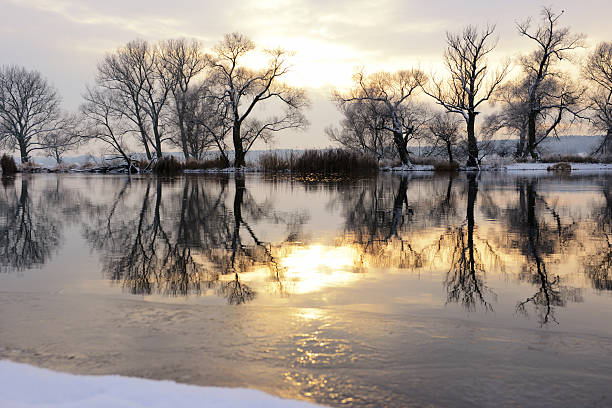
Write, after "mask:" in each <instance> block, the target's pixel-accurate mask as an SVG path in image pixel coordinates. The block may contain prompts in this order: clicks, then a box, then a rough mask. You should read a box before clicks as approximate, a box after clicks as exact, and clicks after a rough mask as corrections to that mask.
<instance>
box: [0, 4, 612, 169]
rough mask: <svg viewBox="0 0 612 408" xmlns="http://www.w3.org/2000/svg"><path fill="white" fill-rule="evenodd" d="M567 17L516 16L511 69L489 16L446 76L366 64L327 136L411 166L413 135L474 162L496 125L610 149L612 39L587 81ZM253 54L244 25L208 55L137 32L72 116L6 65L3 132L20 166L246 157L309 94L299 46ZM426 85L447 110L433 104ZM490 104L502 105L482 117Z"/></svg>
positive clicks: (452, 58) (0, 95) (592, 60)
mask: <svg viewBox="0 0 612 408" xmlns="http://www.w3.org/2000/svg"><path fill="white" fill-rule="evenodd" d="M562 15H563V12H561V13H557V12H555V11H554V10H552V9H550V8H544V9H543V10H542V16H541V20H540V22H539V24H538V25H537V26H534V25H533V24H532V21H531V19H527V20H525V21H523V22H519V23H517V24H516V27H517V31H518V33H519V34H520V35H521V36H522V37H524V38H525V39H526V40H528V41H529V43H530V44H531V45H532V46H533V50H532V51H531V52H530V53H528V54H524V55H522V56H520V57H519V58H518V59H517V61H516V62H517V63H516V65H517V67H516V69H515V71H517V72H516V75H513V76H512V78H511V79H508V77H509V73H510V62H504V63H501V64H499V66H498V68H497V69H495V68H492V64H491V62H490V61H489V57H490V55H491V53H492V52H493V51H494V50H495V47H496V45H497V40H496V38H495V26H493V25H487V26H486V27H485V28H483V29H479V28H478V27H476V26H467V27H466V28H465V29H463V30H462V31H461V32H460V33H447V35H446V43H447V47H446V50H445V52H444V63H445V66H446V70H447V71H448V72H447V75H445V76H437V75H426V74H425V73H424V72H423V71H422V70H420V69H410V70H400V71H398V72H394V73H389V72H378V73H374V74H370V75H366V74H365V73H364V72H363V71H361V72H358V73H357V74H355V75H354V78H353V80H354V86H353V87H352V89H351V90H350V91H348V92H345V93H341V92H335V93H334V99H335V101H336V102H337V104H338V106H339V108H340V110H341V113H342V115H343V119H342V123H341V126H340V128H333V127H332V128H328V129H327V134H328V136H329V137H330V139H332V140H333V141H335V142H338V143H340V144H341V145H342V146H344V147H347V148H350V149H354V150H359V151H361V152H363V153H365V154H368V155H372V156H374V157H376V158H377V159H379V160H380V159H382V158H385V157H398V158H399V159H400V160H401V162H402V164H403V165H406V166H410V165H411V161H410V158H409V150H408V147H409V145H410V144H411V143H413V142H414V141H415V140H417V139H426V140H427V142H428V143H427V144H428V146H431V147H432V148H433V149H432V150H436V149H437V150H445V151H446V153H447V155H448V157H449V160H450V161H452V160H453V158H454V157H457V154H459V155H461V156H464V157H466V158H467V165H468V166H475V165H478V163H479V162H480V160H481V159H482V157H483V156H484V155H485V154H487V149H483V148H484V147H485V146H486V144H487V143H489V142H488V140H490V139H491V138H492V137H493V136H494V135H495V134H497V133H499V132H505V134H513V135H515V136H517V137H518V143H517V148H516V152H515V155H516V156H517V157H532V158H534V159H537V158H538V146H539V145H540V144H541V143H542V142H543V141H544V140H545V139H547V138H548V137H550V136H556V135H558V133H559V132H560V130H561V129H562V128H564V125H568V124H572V123H574V122H575V121H577V120H588V121H589V122H590V123H591V125H592V126H593V128H594V129H596V130H597V131H598V132H604V133H605V134H606V137H605V139H604V141H603V143H602V145H601V146H600V147H599V149H598V151H599V152H600V153H604V154H609V153H610V152H611V151H612V68H611V66H612V43H610V42H604V43H601V44H599V45H598V46H597V47H595V49H594V50H593V51H592V52H591V53H590V54H589V56H588V58H587V60H586V62H585V63H584V64H582V66H581V71H582V78H583V79H584V81H581V82H580V83H578V82H577V81H576V80H573V79H572V76H571V75H570V74H569V73H568V72H567V70H566V69H565V68H564V66H563V63H562V62H563V61H566V60H567V61H571V58H572V55H573V54H574V52H575V51H576V50H577V49H578V48H582V47H584V39H585V37H584V35H581V34H575V33H572V32H571V31H570V29H569V28H568V27H564V26H562V25H561V22H560V19H561V17H562ZM256 52H258V50H257V49H256V46H255V44H254V42H253V41H252V40H250V39H249V38H248V37H246V36H244V35H242V34H240V33H231V34H227V35H225V36H224V37H223V39H222V40H221V41H220V42H219V43H218V44H217V45H216V46H215V47H214V48H213V49H212V50H211V51H210V52H208V53H206V52H205V51H204V50H203V49H202V46H201V44H200V43H199V42H197V41H195V40H185V39H174V40H166V41H160V42H158V43H149V42H147V41H143V40H136V41H131V42H129V43H127V44H126V45H124V46H122V47H119V48H117V49H116V50H114V51H112V52H110V53H108V54H107V55H106V56H105V57H104V58H103V59H102V60H101V61H100V63H99V64H98V67H97V74H96V77H95V81H94V83H93V84H92V85H90V86H88V87H87V89H86V92H85V94H84V102H83V104H82V105H81V107H80V109H79V113H78V114H68V113H65V112H63V111H62V110H61V107H60V104H61V103H60V102H61V100H60V97H59V95H58V93H57V91H56V90H55V89H54V88H53V87H52V86H51V85H50V84H49V83H48V82H47V81H46V80H45V79H44V78H43V77H42V76H41V75H40V74H39V73H38V72H36V71H28V70H26V69H24V68H20V67H14V66H5V67H2V68H1V69H0V143H1V144H2V147H4V148H7V149H18V150H19V151H20V155H21V160H22V162H24V163H25V162H27V161H28V160H29V158H30V156H31V154H32V153H33V152H35V151H37V150H44V151H46V152H47V154H49V155H51V156H53V157H55V158H56V159H57V161H58V163H59V162H60V161H61V156H62V155H63V154H64V153H65V152H66V151H68V150H70V149H75V148H76V147H78V146H79V145H80V144H82V143H84V142H88V141H92V140H96V141H97V143H98V144H101V145H103V146H105V147H106V148H107V153H108V154H109V155H110V156H111V157H114V158H120V159H122V160H123V161H125V163H126V164H127V165H128V166H130V165H131V163H132V161H133V159H134V157H135V156H134V152H137V151H141V152H142V151H144V154H145V156H146V158H147V159H148V160H152V159H156V158H160V157H162V155H163V154H164V150H166V151H167V150H168V149H176V148H178V149H180V150H181V151H182V153H183V155H184V157H185V158H186V159H188V158H195V159H201V158H202V157H203V156H204V154H205V153H206V152H207V151H209V150H216V151H218V153H219V156H220V158H221V160H222V162H223V163H224V164H225V165H226V166H230V165H232V164H233V165H234V166H236V167H240V166H243V165H244V164H245V156H246V153H247V152H248V151H249V150H250V149H251V148H252V146H253V145H254V144H255V143H256V142H257V141H264V142H267V141H269V140H271V139H272V137H273V136H274V135H275V134H276V133H277V132H279V131H282V130H286V129H302V128H304V127H305V126H307V120H306V118H305V116H304V110H305V108H306V107H307V106H308V104H309V101H308V98H307V96H306V94H305V91H304V90H303V89H300V88H295V87H291V86H289V85H287V84H286V83H285V82H284V79H285V78H286V74H287V73H288V72H289V68H290V65H289V59H290V57H291V54H290V53H288V52H286V51H284V50H282V49H271V50H260V53H261V54H264V55H265V56H267V62H266V63H265V64H264V65H263V66H262V67H260V68H258V69H253V68H251V67H250V66H247V64H245V60H246V59H248V58H249V55H251V54H252V53H256ZM507 79H508V80H507ZM419 94H424V95H425V96H426V97H429V98H431V100H432V101H433V102H434V103H435V104H436V105H438V106H439V107H441V108H442V109H443V111H444V113H437V114H434V113H432V109H431V108H429V107H428V106H427V105H426V103H424V102H423V101H421V99H420V98H419V96H418V95H419ZM487 104H489V105H495V104H497V105H498V106H499V107H500V109H498V111H497V112H495V113H493V114H490V115H488V116H487V117H485V120H484V121H483V122H482V124H481V126H477V117H478V115H480V114H481V113H482V110H483V108H484V106H485V105H487ZM268 112H272V113H271V114H270V113H268ZM461 122H464V123H465V128H464V129H465V130H461V127H462V126H461V124H460V123H461ZM479 128H480V134H479V135H477V130H478V129H479ZM489 144H490V143H489ZM232 154H233V163H232ZM453 154H455V156H453Z"/></svg>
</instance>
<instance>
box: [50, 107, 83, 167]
mask: <svg viewBox="0 0 612 408" xmlns="http://www.w3.org/2000/svg"><path fill="white" fill-rule="evenodd" d="M78 120H79V119H78V116H77V115H74V114H67V113H65V114H63V115H62V117H61V119H60V120H59V122H58V126H57V127H56V129H55V130H54V131H52V132H48V133H47V134H45V135H44V137H43V138H42V145H43V146H44V147H45V152H46V153H47V155H48V156H49V157H53V158H54V159H55V161H56V163H57V164H61V163H62V157H63V156H64V154H65V153H66V152H69V151H73V150H76V149H78V148H79V146H81V145H82V144H83V142H84V141H85V140H86V139H85V138H83V137H82V136H81V134H80V131H79V128H78V126H77V123H78Z"/></svg>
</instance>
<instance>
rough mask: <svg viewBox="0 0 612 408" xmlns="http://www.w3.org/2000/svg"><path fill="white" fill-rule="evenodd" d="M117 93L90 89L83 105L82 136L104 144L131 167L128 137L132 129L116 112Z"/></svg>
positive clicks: (84, 96) (123, 117)
mask: <svg viewBox="0 0 612 408" xmlns="http://www.w3.org/2000/svg"><path fill="white" fill-rule="evenodd" d="M115 96H116V93H115V92H113V91H110V90H108V89H99V88H88V89H87V91H86V93H85V95H83V98H84V99H85V102H84V103H83V104H82V105H81V108H80V110H81V114H82V116H83V124H82V126H83V131H82V136H83V138H84V139H85V140H98V141H100V142H102V143H103V144H104V145H105V146H106V147H107V148H108V149H110V151H111V152H112V153H113V155H115V156H118V157H120V158H121V159H123V160H124V161H125V163H126V165H127V166H128V167H131V164H132V156H131V154H130V153H129V149H128V146H129V143H128V140H126V139H127V136H128V135H129V134H130V128H129V126H128V124H127V123H126V121H127V119H126V118H125V116H124V115H122V114H121V113H120V112H119V111H117V110H116V106H117V101H116V100H115V99H114V97H115Z"/></svg>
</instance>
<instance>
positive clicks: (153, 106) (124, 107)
mask: <svg viewBox="0 0 612 408" xmlns="http://www.w3.org/2000/svg"><path fill="white" fill-rule="evenodd" d="M168 69H169V68H168ZM168 69H167V63H165V62H164V61H162V58H161V57H160V50H159V48H158V47H157V46H152V45H150V44H149V43H147V42H146V41H142V40H138V41H130V42H129V43H127V44H126V45H125V46H124V47H121V48H119V49H117V50H116V51H115V52H114V53H112V54H109V55H107V56H106V57H105V58H104V60H103V61H102V63H100V64H99V65H98V76H97V78H96V82H97V84H98V85H99V86H100V87H102V88H104V89H108V90H110V91H113V92H114V93H116V96H115V97H113V101H115V102H116V103H117V105H116V106H115V109H116V110H117V111H118V112H120V113H121V114H122V115H123V116H125V117H126V118H127V119H129V120H130V121H131V122H132V123H133V124H134V126H135V127H136V129H137V130H138V131H139V132H140V141H141V143H142V145H143V146H144V148H145V152H146V154H147V158H148V159H151V158H152V154H151V150H150V148H151V147H153V148H154V149H155V155H156V157H158V158H159V157H161V156H162V144H163V142H164V141H166V140H168V136H166V135H165V132H164V114H165V111H166V108H167V106H168V101H169V95H170V92H171V90H172V89H173V88H174V85H175V82H176V77H175V76H173V75H170V74H168Z"/></svg>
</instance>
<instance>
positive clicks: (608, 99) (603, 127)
mask: <svg viewBox="0 0 612 408" xmlns="http://www.w3.org/2000/svg"><path fill="white" fill-rule="evenodd" d="M582 72H583V75H584V77H585V78H586V79H587V80H588V81H589V82H590V83H591V85H592V86H591V89H590V92H589V99H590V102H591V108H592V110H593V114H592V115H591V121H592V123H593V125H594V127H595V129H597V130H599V131H603V132H606V136H605V138H604V140H603V141H602V143H601V145H600V146H599V147H598V148H597V150H596V153H603V154H607V155H610V154H612V42H602V43H600V44H598V45H597V46H596V47H595V49H594V50H593V51H592V52H591V54H590V55H589V57H588V59H587V60H586V63H585V64H584V66H583V69H582Z"/></svg>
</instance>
